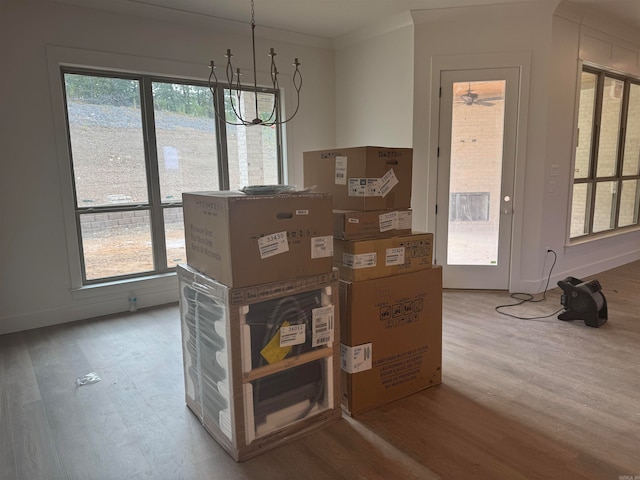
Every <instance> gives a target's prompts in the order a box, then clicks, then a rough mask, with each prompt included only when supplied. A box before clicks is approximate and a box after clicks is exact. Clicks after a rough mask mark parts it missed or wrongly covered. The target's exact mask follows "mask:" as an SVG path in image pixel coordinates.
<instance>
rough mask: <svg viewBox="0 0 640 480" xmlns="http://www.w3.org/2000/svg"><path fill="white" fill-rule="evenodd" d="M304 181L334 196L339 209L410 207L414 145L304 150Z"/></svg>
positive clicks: (334, 203) (309, 185) (335, 205)
mask: <svg viewBox="0 0 640 480" xmlns="http://www.w3.org/2000/svg"><path fill="white" fill-rule="evenodd" d="M303 161H304V184H305V186H307V187H311V186H312V185H315V186H316V188H317V191H319V192H329V193H331V194H332V195H333V208H334V209H338V210H363V211H364V210H393V209H403V208H404V209H407V208H410V207H411V172H412V167H413V165H412V161H413V150H412V149H411V148H384V147H354V148H341V149H333V150H319V151H315V152H304V154H303Z"/></svg>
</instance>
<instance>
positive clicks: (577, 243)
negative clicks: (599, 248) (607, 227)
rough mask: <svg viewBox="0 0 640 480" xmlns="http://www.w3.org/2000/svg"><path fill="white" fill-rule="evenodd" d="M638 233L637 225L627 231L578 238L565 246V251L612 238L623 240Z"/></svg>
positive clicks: (639, 227)
mask: <svg viewBox="0 0 640 480" xmlns="http://www.w3.org/2000/svg"><path fill="white" fill-rule="evenodd" d="M637 232H640V226H638V225H635V226H632V227H628V228H625V229H618V230H611V231H608V232H602V233H598V234H596V235H590V236H587V237H582V238H577V239H575V240H570V242H569V244H568V245H566V246H565V251H566V250H570V249H573V248H580V247H581V246H584V245H591V244H593V243H594V242H598V241H606V240H608V239H612V238H621V237H624V236H626V235H632V234H634V233H637Z"/></svg>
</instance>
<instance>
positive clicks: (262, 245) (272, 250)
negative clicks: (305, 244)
mask: <svg viewBox="0 0 640 480" xmlns="http://www.w3.org/2000/svg"><path fill="white" fill-rule="evenodd" d="M258 248H259V249H260V258H261V259H263V260H264V259H265V258H269V257H273V256H274V255H278V254H280V253H284V252H288V251H289V241H288V240H287V232H278V233H272V234H271V235H265V236H264V237H260V238H259V239H258Z"/></svg>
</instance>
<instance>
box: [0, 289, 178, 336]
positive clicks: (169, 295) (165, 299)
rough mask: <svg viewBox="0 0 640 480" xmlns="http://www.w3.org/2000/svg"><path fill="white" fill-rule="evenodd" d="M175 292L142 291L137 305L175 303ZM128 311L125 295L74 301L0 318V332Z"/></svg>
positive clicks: (176, 291) (175, 290) (139, 306)
mask: <svg viewBox="0 0 640 480" xmlns="http://www.w3.org/2000/svg"><path fill="white" fill-rule="evenodd" d="M178 296H179V293H178V289H177V288H169V289H165V290H161V291H150V292H149V291H148V292H144V293H143V294H138V297H137V308H147V307H154V306H158V305H165V304H168V303H175V302H177V301H178ZM128 311H129V301H128V298H127V296H124V297H122V298H115V299H114V298H110V299H106V300H95V301H88V302H82V303H80V302H74V304H72V305H65V306H61V307H56V308H50V309H46V310H40V311H36V312H27V313H20V314H17V315H10V316H7V317H3V318H0V335H4V334H7V333H14V332H20V331H23V330H31V329H34V328H40V327H48V326H51V325H59V324H62V323H68V322H75V321H78V320H86V319H89V318H95V317H101V316H104V315H111V314H115V313H122V312H128Z"/></svg>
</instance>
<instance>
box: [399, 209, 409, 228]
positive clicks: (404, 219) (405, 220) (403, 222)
mask: <svg viewBox="0 0 640 480" xmlns="http://www.w3.org/2000/svg"><path fill="white" fill-rule="evenodd" d="M412 225H413V222H412V217H411V210H408V211H406V212H398V230H411V227H412Z"/></svg>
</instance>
